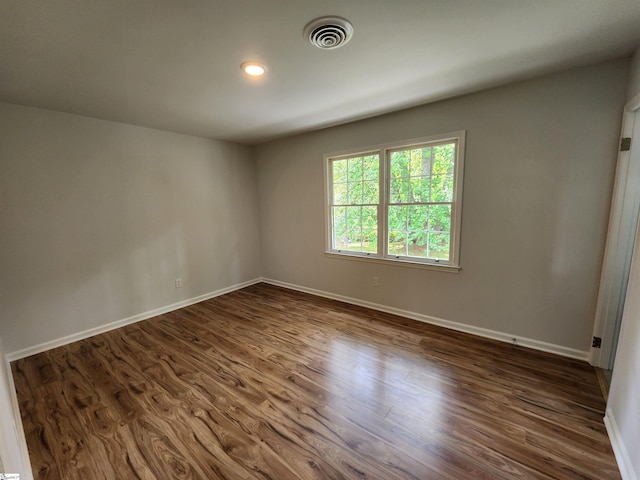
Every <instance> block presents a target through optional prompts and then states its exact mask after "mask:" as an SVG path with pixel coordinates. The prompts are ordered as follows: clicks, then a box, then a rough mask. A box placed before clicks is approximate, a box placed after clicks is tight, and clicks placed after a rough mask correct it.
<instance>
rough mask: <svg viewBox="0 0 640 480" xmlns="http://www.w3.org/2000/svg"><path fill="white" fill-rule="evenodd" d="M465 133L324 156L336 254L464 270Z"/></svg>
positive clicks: (330, 245) (331, 247) (330, 249)
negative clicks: (461, 246)
mask: <svg viewBox="0 0 640 480" xmlns="http://www.w3.org/2000/svg"><path fill="white" fill-rule="evenodd" d="M463 158H464V132H456V133H452V134H447V135H440V136H437V137H429V138H422V139H417V140H411V141H406V142H400V143H394V144H389V145H383V146H380V147H377V148H375V149H366V150H361V151H356V152H348V153H345V154H339V155H330V156H327V157H326V167H327V200H328V202H327V226H328V228H327V231H328V248H327V251H328V252H329V253H331V254H338V255H348V256H352V257H367V258H374V259H380V260H391V261H399V262H410V263H420V264H428V265H433V266H448V267H459V244H460V241H459V239H460V212H461V200H462V180H461V179H462V175H463V174H462V169H463Z"/></svg>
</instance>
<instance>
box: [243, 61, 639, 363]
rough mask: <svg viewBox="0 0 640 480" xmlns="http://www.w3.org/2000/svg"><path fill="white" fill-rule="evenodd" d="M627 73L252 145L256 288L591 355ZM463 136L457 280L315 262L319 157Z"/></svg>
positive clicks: (618, 66) (595, 74) (551, 81)
mask: <svg viewBox="0 0 640 480" xmlns="http://www.w3.org/2000/svg"><path fill="white" fill-rule="evenodd" d="M627 73H628V63H627V62H626V61H615V62H610V63H606V64H601V65H597V66H592V67H588V68H582V69H577V70H572V71H568V72H565V73H561V74H555V75H550V76H546V77H543V78H539V79H535V80H531V81H527V82H522V83H517V84H512V85H508V86H505V87H501V88H497V89H493V90H488V91H484V92H481V93H477V94H472V95H468V96H464V97H459V98H455V99H452V100H447V101H443V102H439V103H436V104H431V105H426V106H423V107H419V108H414V109H411V110H406V111H401V112H397V113H394V114H390V115H385V116H381V117H376V118H372V119H368V120H364V121H360V122H356V123H351V124H347V125H343V126H338V127H335V128H331V129H327V130H322V131H318V132H315V133H310V134H305V135H300V136H296V137H291V138H287V139H283V140H280V141H274V142H271V143H267V144H263V145H260V146H258V147H257V150H256V155H257V157H256V158H257V159H258V163H257V169H258V185H259V188H260V192H259V204H260V221H261V239H262V242H261V245H262V259H263V276H264V277H266V278H270V279H275V280H278V281H281V282H288V283H291V284H296V285H299V286H302V287H306V288H313V289H318V290H322V291H326V292H330V293H333V294H338V295H344V296H348V297H352V298H356V299H359V300H363V301H367V302H373V303H377V304H381V305H384V306H388V307H394V308H400V309H404V310H409V311H413V312H417V313H420V314H424V315H430V316H434V317H438V318H441V319H445V320H449V321H454V322H459V323H462V324H468V325H472V326H474V327H480V328H486V329H490V330H494V331H498V332H504V333H509V334H513V335H516V336H522V337H525V338H528V339H534V340H537V341H543V342H549V343H551V344H555V345H561V346H564V347H569V348H573V349H578V350H581V351H584V352H586V351H587V350H588V347H589V340H590V337H591V334H592V328H593V319H594V310H595V301H596V294H597V289H598V282H599V275H600V267H601V261H602V251H603V248H604V239H605V235H606V226H607V219H608V215H609V204H610V196H611V189H612V183H613V175H614V169H615V161H616V145H617V142H618V135H619V132H620V117H621V111H622V106H623V104H624V101H625V93H626V86H627ZM461 129H466V131H467V143H466V148H467V150H466V159H465V162H466V163H465V178H464V206H463V214H462V239H461V243H462V248H461V262H462V271H461V272H460V273H459V274H450V273H443V272H434V271H431V270H421V269H415V268H406V267H399V266H390V265H380V264H375V263H366V262H360V261H353V260H343V259H334V258H327V257H326V256H325V255H324V253H323V252H324V250H325V243H324V238H325V233H324V225H325V222H324V214H325V213H324V212H325V211H324V203H323V202H324V197H323V188H324V180H323V154H326V153H330V152H336V151H340V150H346V149H352V148H358V147H366V146H369V145H375V144H379V143H384V142H388V141H396V140H402V139H408V138H413V137H420V136H425V135H431V134H436V133H441V132H449V131H454V130H461ZM372 276H377V277H379V278H380V283H381V286H380V287H378V288H376V287H373V286H372V285H371V277H372Z"/></svg>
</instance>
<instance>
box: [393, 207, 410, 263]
mask: <svg viewBox="0 0 640 480" xmlns="http://www.w3.org/2000/svg"><path fill="white" fill-rule="evenodd" d="M389 253H390V254H391V255H406V254H407V207H406V206H405V205H399V206H390V207H389Z"/></svg>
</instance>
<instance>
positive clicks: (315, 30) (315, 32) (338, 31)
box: [303, 17, 353, 50]
mask: <svg viewBox="0 0 640 480" xmlns="http://www.w3.org/2000/svg"><path fill="white" fill-rule="evenodd" d="M303 35H304V38H308V39H309V41H310V42H311V45H313V46H314V47H318V48H321V49H323V50H331V49H334V48H338V47H341V46H343V45H344V44H345V43H347V42H348V41H349V40H351V37H352V36H353V25H351V23H349V21H348V20H345V19H344V18H340V17H321V18H316V19H315V20H312V21H311V22H309V23H308V24H307V26H306V27H304V32H303Z"/></svg>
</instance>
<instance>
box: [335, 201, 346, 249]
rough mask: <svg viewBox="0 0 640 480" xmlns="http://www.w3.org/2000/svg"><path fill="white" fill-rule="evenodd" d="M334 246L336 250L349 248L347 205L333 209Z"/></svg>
mask: <svg viewBox="0 0 640 480" xmlns="http://www.w3.org/2000/svg"><path fill="white" fill-rule="evenodd" d="M331 218H332V222H333V225H332V232H333V235H332V242H331V243H332V248H334V249H336V250H346V249H347V209H346V208H345V207H333V209H332V215H331Z"/></svg>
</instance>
